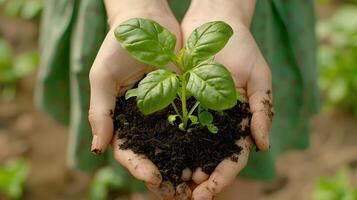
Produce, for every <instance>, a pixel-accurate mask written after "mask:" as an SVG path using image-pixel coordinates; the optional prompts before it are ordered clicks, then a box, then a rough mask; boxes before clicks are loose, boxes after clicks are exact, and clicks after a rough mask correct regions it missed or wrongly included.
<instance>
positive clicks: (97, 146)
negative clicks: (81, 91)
mask: <svg viewBox="0 0 357 200" xmlns="http://www.w3.org/2000/svg"><path fill="white" fill-rule="evenodd" d="M89 79H90V90H91V95H90V108H89V116H88V117H89V122H90V125H91V127H92V133H93V140H92V152H93V153H96V154H101V153H102V152H104V151H105V150H106V148H107V146H108V145H109V143H110V141H111V139H112V137H113V119H112V113H113V109H114V106H115V102H116V93H117V92H116V83H115V81H114V80H113V79H112V78H111V76H110V74H109V73H108V72H107V71H105V70H99V67H98V65H96V64H95V65H94V66H93V67H92V69H91V72H90V75H89Z"/></svg>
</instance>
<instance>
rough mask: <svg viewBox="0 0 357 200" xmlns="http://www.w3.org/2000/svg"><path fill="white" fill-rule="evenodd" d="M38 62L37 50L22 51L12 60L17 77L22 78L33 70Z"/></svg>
mask: <svg viewBox="0 0 357 200" xmlns="http://www.w3.org/2000/svg"><path fill="white" fill-rule="evenodd" d="M39 63H40V56H39V54H38V53H37V52H29V53H24V54H21V55H19V56H18V57H16V59H15V60H14V66H13V70H14V73H15V74H16V76H17V78H23V77H25V76H27V75H29V74H31V73H32V72H34V71H35V69H36V68H37V67H38V65H39Z"/></svg>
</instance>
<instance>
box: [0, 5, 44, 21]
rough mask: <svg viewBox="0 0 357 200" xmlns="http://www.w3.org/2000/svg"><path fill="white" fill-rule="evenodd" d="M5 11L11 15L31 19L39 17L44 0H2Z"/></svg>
mask: <svg viewBox="0 0 357 200" xmlns="http://www.w3.org/2000/svg"><path fill="white" fill-rule="evenodd" d="M1 5H4V13H5V14H6V15H7V16H10V17H21V18H23V19H25V20H31V19H34V18H36V17H38V16H39V15H40V14H41V12H42V9H43V6H44V2H43V0H0V6H1Z"/></svg>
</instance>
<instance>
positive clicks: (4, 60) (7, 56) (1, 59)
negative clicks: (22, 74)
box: [0, 38, 12, 73]
mask: <svg viewBox="0 0 357 200" xmlns="http://www.w3.org/2000/svg"><path fill="white" fill-rule="evenodd" d="M11 54H12V53H11V46H10V44H9V43H8V42H7V41H6V40H4V39H1V38H0V73H2V72H3V70H8V69H10V68H11V65H12V55H11Z"/></svg>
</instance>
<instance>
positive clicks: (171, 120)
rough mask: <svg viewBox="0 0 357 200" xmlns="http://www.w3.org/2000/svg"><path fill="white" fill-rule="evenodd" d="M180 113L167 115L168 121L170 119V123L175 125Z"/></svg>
mask: <svg viewBox="0 0 357 200" xmlns="http://www.w3.org/2000/svg"><path fill="white" fill-rule="evenodd" d="M178 116H179V115H169V116H168V117H167V121H169V123H170V124H171V125H175V123H174V122H175V121H176V119H177V117H178Z"/></svg>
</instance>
